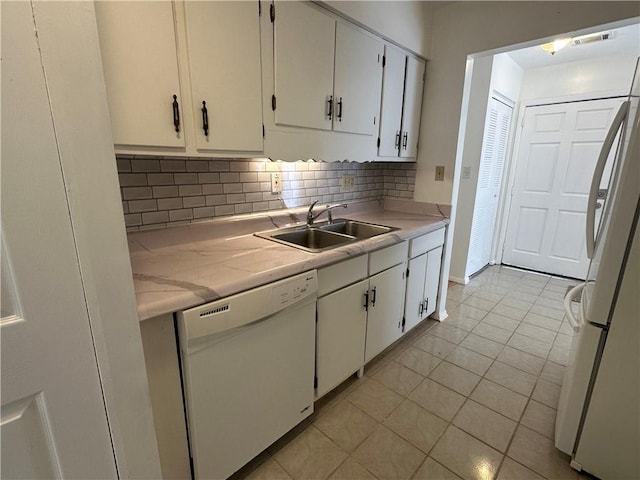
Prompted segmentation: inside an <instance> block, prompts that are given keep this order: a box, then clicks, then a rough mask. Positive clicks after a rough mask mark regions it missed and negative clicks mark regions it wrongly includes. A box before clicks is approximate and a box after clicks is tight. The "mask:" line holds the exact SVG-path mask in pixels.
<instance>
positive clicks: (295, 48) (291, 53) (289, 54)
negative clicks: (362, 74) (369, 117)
mask: <svg viewBox="0 0 640 480" xmlns="http://www.w3.org/2000/svg"><path fill="white" fill-rule="evenodd" d="M275 8H276V19H275V22H274V59H273V62H274V77H275V78H274V83H275V87H274V88H275V96H276V111H275V122H276V123H277V124H279V125H291V126H297V127H308V128H317V129H322V130H331V118H330V117H329V115H328V113H329V109H328V103H327V102H328V100H329V98H330V97H331V96H332V92H333V60H334V44H335V24H336V22H335V20H334V19H333V18H331V17H329V16H328V15H326V14H324V13H322V12H320V11H319V10H318V9H316V8H314V7H312V6H308V5H304V4H303V3H301V2H294V1H283V2H277V3H276V6H275Z"/></svg>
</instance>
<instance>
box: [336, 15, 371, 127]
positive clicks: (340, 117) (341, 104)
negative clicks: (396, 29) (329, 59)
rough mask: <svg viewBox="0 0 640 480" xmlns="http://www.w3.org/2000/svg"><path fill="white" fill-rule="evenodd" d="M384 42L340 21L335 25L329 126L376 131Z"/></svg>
mask: <svg viewBox="0 0 640 480" xmlns="http://www.w3.org/2000/svg"><path fill="white" fill-rule="evenodd" d="M383 49H384V44H383V43H382V42H381V41H380V40H379V39H376V38H374V37H372V36H370V35H368V34H365V33H364V32H361V31H358V30H356V29H355V28H353V27H350V26H348V25H346V24H344V23H341V22H338V24H337V27H336V59H335V73H334V75H335V77H334V85H335V86H334V104H335V108H336V112H335V115H334V116H333V129H334V130H335V131H337V132H346V133H359V134H362V135H371V136H373V135H376V134H377V131H378V119H377V117H378V113H379V112H380V86H381V82H382V54H383Z"/></svg>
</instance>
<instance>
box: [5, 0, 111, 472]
mask: <svg viewBox="0 0 640 480" xmlns="http://www.w3.org/2000/svg"><path fill="white" fill-rule="evenodd" d="M1 9H2V14H1V17H2V97H3V98H2V117H3V118H6V119H11V121H7V122H5V123H4V125H3V128H2V152H1V154H2V185H1V190H2V229H1V233H2V243H1V247H2V248H1V250H2V251H1V258H2V285H1V290H2V318H1V319H0V338H1V346H0V350H1V352H2V358H1V362H0V364H1V366H2V374H1V376H0V377H1V392H2V394H1V398H0V402H1V404H2V410H1V420H0V425H1V428H0V432H1V442H0V443H1V445H2V450H1V452H2V453H1V467H0V476H1V477H2V478H29V479H33V478H82V479H84V478H117V475H118V474H117V471H116V466H115V459H114V454H113V450H112V446H111V439H110V435H109V429H108V425H107V417H106V413H105V404H104V400H103V396H102V391H101V385H100V378H99V373H98V366H97V362H96V354H95V351H94V348H93V341H92V335H91V331H90V325H89V318H88V314H87V305H86V301H85V297H84V291H83V285H82V279H81V277H80V268H79V264H78V258H77V254H76V250H75V243H74V236H73V231H72V225H71V219H70V217H69V204H68V199H67V196H66V190H65V184H64V178H63V171H62V168H61V164H60V158H59V156H58V149H57V143H56V137H55V132H54V128H53V122H52V113H51V109H50V108H49V98H48V95H47V87H46V84H45V79H44V74H43V67H42V63H41V60H40V50H39V45H38V39H37V37H36V26H35V23H34V16H33V12H32V8H31V3H30V2H2V4H1Z"/></svg>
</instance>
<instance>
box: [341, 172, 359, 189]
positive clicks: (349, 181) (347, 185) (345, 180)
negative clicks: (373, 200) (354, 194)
mask: <svg viewBox="0 0 640 480" xmlns="http://www.w3.org/2000/svg"><path fill="white" fill-rule="evenodd" d="M340 186H341V187H342V189H343V190H353V188H354V187H355V186H356V176H355V175H342V179H341V182H340Z"/></svg>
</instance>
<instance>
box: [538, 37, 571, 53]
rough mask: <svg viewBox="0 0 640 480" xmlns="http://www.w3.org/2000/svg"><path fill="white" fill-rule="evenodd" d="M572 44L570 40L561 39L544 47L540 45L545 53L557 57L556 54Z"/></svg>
mask: <svg viewBox="0 0 640 480" xmlns="http://www.w3.org/2000/svg"><path fill="white" fill-rule="evenodd" d="M569 42H571V39H570V38H559V39H558V40H554V41H553V42H549V43H545V44H544V45H540V48H542V49H543V50H544V51H545V52H549V53H550V54H551V55H555V53H556V52H557V51H558V50H560V49H562V48H564V47H566V46H567V45H569Z"/></svg>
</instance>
